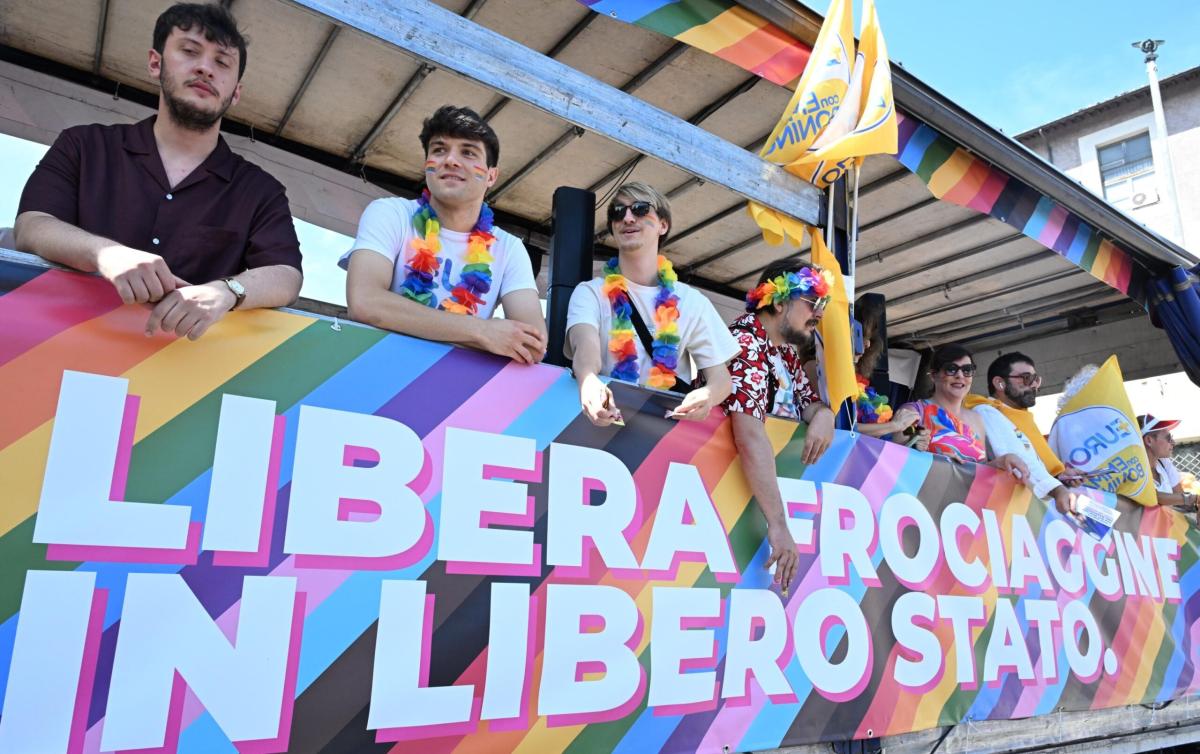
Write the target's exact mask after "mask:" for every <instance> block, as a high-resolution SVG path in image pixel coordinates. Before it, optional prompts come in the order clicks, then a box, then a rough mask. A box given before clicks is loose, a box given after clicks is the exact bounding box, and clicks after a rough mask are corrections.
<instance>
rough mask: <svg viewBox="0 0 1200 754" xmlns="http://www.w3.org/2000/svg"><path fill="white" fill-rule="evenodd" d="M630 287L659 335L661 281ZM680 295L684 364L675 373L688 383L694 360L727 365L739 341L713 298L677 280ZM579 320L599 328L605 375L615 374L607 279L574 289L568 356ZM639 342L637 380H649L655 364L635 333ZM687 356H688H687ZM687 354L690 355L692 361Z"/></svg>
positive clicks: (700, 366)
mask: <svg viewBox="0 0 1200 754" xmlns="http://www.w3.org/2000/svg"><path fill="white" fill-rule="evenodd" d="M626 282H627V283H628V285H629V299H630V301H632V302H633V305H634V306H636V307H637V310H638V313H640V314H641V315H642V321H643V322H645V323H646V327H647V328H648V329H649V330H650V335H651V337H653V336H654V299H655V298H656V297H657V296H658V286H657V285H638V284H637V283H634V282H633V281H632V280H627V281H626ZM675 295H676V296H678V297H679V320H678V322H677V323H676V324H677V325H678V327H679V366H678V367H677V368H676V370H675V373H676V374H677V375H678V376H679V378H680V379H681V380H683V381H685V382H691V381H692V377H693V375H692V365H691V363H690V362H691V361H695V363H696V368H697V369H707V368H708V367H712V366H716V365H718V364H724V363H725V362H727V361H729V360H730V359H732V358H733V357H734V356H737V355H738V354H739V353H741V350H742V349H741V347H739V346H738V342H737V340H736V339H735V338H734V337H733V334H732V333H730V332H729V327H728V326H726V324H725V323H724V322H723V321H721V317H720V315H719V314H717V310H716V309H714V308H713V305H712V302H711V301H709V300H708V299H706V298H705V297H704V294H702V293H700V292H699V291H697V290H696V289H695V288H692V287H691V286H689V285H686V284H684V283H676V284H675ZM578 324H587V325H592V326H593V327H595V328H596V329H597V330H598V331H599V332H600V341H601V343H600V351H601V357H602V359H601V367H600V373H601V374H605V375H607V374H612V370H613V365H614V363H615V362H614V361H613V357H612V354H611V353H609V351H608V336H609V333H610V332H611V331H612V304H610V303H609V301H608V297H606V296H605V295H604V280H603V279H601V278H595V279H593V280H589V281H587V282H586V283H580V284H579V285H577V286H575V290H574V292H572V293H571V303H570V305H569V306H568V307H567V332H568V337H567V342H566V344H565V345H564V346H563V351H564V352H565V353H566V355H567V358H571V357H572V356H573V354H572V352H571V338H570V337H569V333H570V331H571V328H572V327H574V326H575V325H578ZM633 341H634V344H635V345H636V346H637V352H638V370H639V372H638V375H639V377H638V382H639V383H640V384H645V382H646V380H647V379H649V378H650V368H651V367H652V366H653V365H654V363H653V362H652V361H651V359H650V357H649V356H648V355H647V354H646V349H645V348H643V347H642V341H641V338H639V337H637V335H636V334H635V335H634V338H633ZM685 354H686V356H685ZM687 356H691V359H690V360H689V359H688V358H687Z"/></svg>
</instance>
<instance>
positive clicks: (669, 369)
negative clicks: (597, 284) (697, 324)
mask: <svg viewBox="0 0 1200 754" xmlns="http://www.w3.org/2000/svg"><path fill="white" fill-rule="evenodd" d="M678 281H679V276H677V275H676V274H675V268H674V267H672V266H671V262H670V260H669V259H667V258H666V257H664V256H663V255H661V254H659V255H658V293H657V294H656V295H655V296H654V341H653V342H652V343H651V344H650V346H651V353H650V361H651V367H650V374H649V375H648V376H647V377H646V384H647V385H649V386H650V387H652V388H657V389H659V390H670V389H671V388H673V387H675V381H676V380H677V379H678V378H677V377H676V375H675V370H676V368H677V367H678V366H679V296H678V295H676V293H675V283H677V282H678ZM602 290H603V292H604V295H605V297H607V298H608V301H609V305H610V306H611V307H612V328H611V329H610V331H609V335H608V351H609V353H611V354H612V356H613V360H614V364H613V368H612V376H613V377H615V378H616V379H618V380H625V381H626V382H633V383H635V384H636V383H637V381H638V379H639V377H640V373H641V370H640V368H639V367H638V355H637V343H636V341H635V340H634V338H635V337H636V331H635V330H634V327H633V301H632V300H630V298H629V283H628V282H627V281H626V280H625V276H624V275H622V274H621V267H620V260H619V259H618V258H617V257H613V258H612V259H609V260H608V263H607V264H605V265H604V285H603V286H602Z"/></svg>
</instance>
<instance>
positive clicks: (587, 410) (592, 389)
mask: <svg viewBox="0 0 1200 754" xmlns="http://www.w3.org/2000/svg"><path fill="white" fill-rule="evenodd" d="M579 405H580V406H582V407H583V413H584V415H585V416H587V418H588V420H589V421H590V422H591V423H592V424H595V425H596V426H597V427H607V426H608V425H610V424H620V425H622V426H624V424H625V423H624V422H623V421H622V420H621V410H620V409H618V408H617V403H616V401H615V400H613V394H612V391H611V390H609V389H608V385H605V384H604V383H603V382H601V381H600V378H599V377H597V376H596V375H594V374H592V375H588V376H587V377H585V378H584V379H583V380H582V381H581V382H580V383H579Z"/></svg>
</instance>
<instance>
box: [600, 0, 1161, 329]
mask: <svg viewBox="0 0 1200 754" xmlns="http://www.w3.org/2000/svg"><path fill="white" fill-rule="evenodd" d="M578 2H580V3H582V4H583V5H586V6H587V7H589V8H591V9H592V10H593V11H595V12H597V13H603V14H605V15H607V16H610V17H613V18H617V19H620V20H622V21H625V22H626V23H631V24H636V25H637V26H641V27H643V28H645V29H649V30H651V31H655V32H658V33H660V34H663V35H665V36H668V37H671V38H673V39H677V40H679V41H680V42H685V43H687V44H689V45H691V46H693V47H695V48H697V49H700V50H703V51H705V52H707V53H710V54H712V55H716V56H717V57H719V58H721V59H722V60H726V61H728V62H730V63H733V64H734V65H737V66H739V67H741V68H744V69H745V70H747V71H749V72H751V73H755V74H758V75H759V76H761V77H763V78H765V79H767V80H768V81H772V82H774V83H776V84H779V85H780V86H786V87H788V88H791V89H794V88H795V87H796V84H797V81H798V80H799V78H800V75H801V74H802V73H803V72H804V68H805V66H806V65H807V63H808V58H809V55H810V54H811V52H812V49H811V48H810V47H809V46H808V45H806V44H804V43H803V42H801V41H799V40H797V39H795V38H794V37H792V36H791V35H789V34H788V33H787V32H785V31H783V30H782V29H779V28H778V27H776V26H774V25H772V24H770V23H769V22H767V21H766V20H765V19H763V18H761V17H760V16H758V15H756V14H754V13H751V12H750V11H748V10H746V9H745V8H742V7H741V6H739V5H737V4H736V3H734V2H732V0H578ZM897 114H898V115H899V123H900V127H899V131H900V133H899V150H898V151H897V152H896V155H895V156H896V158H897V159H898V160H899V161H900V162H901V163H902V164H903V165H904V166H905V167H906V168H908V169H909V170H911V171H912V172H914V173H916V174H917V175H918V176H919V177H920V178H921V180H922V181H924V182H925V183H926V184H927V185H928V186H929V190H930V191H931V192H932V193H933V195H934V196H936V197H938V198H939V199H942V200H944V201H948V202H953V203H954V204H958V205H960V206H963V207H969V208H971V209H974V210H977V211H979V212H983V213H984V214H987V215H991V216H992V217H994V218H996V219H997V220H1000V221H1001V222H1004V223H1007V224H1008V225H1011V226H1012V227H1014V228H1016V229H1017V230H1018V231H1020V232H1021V233H1023V234H1025V235H1026V236H1028V237H1030V238H1032V239H1034V240H1035V241H1037V242H1038V243H1040V244H1042V245H1043V246H1045V247H1046V248H1048V249H1050V250H1051V251H1053V252H1055V253H1057V254H1059V255H1060V256H1063V257H1065V258H1066V259H1067V260H1069V261H1070V262H1072V263H1073V264H1075V265H1077V266H1079V267H1081V268H1082V269H1084V270H1085V271H1087V272H1088V273H1089V274H1091V275H1092V276H1093V277H1095V278H1096V279H1097V280H1100V281H1101V282H1103V283H1105V284H1106V285H1108V286H1109V287H1111V288H1114V289H1116V290H1118V291H1120V292H1121V293H1124V294H1125V295H1127V296H1129V297H1130V298H1132V299H1133V300H1134V301H1137V302H1138V303H1140V304H1142V305H1143V306H1145V304H1146V271H1145V270H1144V269H1143V268H1142V267H1141V266H1140V265H1138V264H1136V263H1135V262H1134V260H1133V257H1132V256H1131V255H1130V254H1129V252H1128V251H1127V250H1125V249H1122V248H1121V247H1119V246H1117V245H1116V244H1114V243H1113V242H1112V241H1110V240H1108V239H1106V238H1103V237H1102V236H1101V235H1100V233H1099V231H1097V230H1096V229H1095V228H1093V227H1091V226H1090V225H1088V224H1087V223H1085V222H1084V221H1083V220H1082V219H1080V218H1079V217H1078V216H1076V215H1074V214H1072V213H1071V212H1069V211H1068V210H1067V209H1066V208H1065V207H1063V206H1062V205H1060V204H1058V203H1057V202H1055V201H1054V200H1052V199H1050V198H1049V197H1047V196H1043V195H1042V194H1040V193H1039V192H1037V191H1036V190H1034V189H1032V188H1030V187H1029V186H1026V185H1025V184H1024V183H1021V182H1020V181H1018V180H1016V179H1015V178H1013V177H1011V176H1009V175H1008V174H1007V173H1005V172H1003V171H1002V170H1000V169H998V168H996V167H995V166H993V165H991V164H989V163H987V162H985V161H984V160H983V159H981V158H979V157H977V156H975V155H973V154H971V153H970V152H968V151H967V150H966V149H963V148H962V147H961V146H959V145H958V144H957V143H955V142H954V141H952V140H951V139H950V138H949V137H947V136H945V135H943V134H941V133H940V132H938V131H937V130H935V129H933V128H931V127H930V126H928V125H926V124H925V123H923V122H921V121H920V120H918V119H917V118H915V117H913V116H912V115H907V114H905V113H904V112H903V111H902V110H900V109H899V108H898V109H897ZM760 214H761V213H760ZM756 221H757V219H756ZM782 235H783V231H782V229H780V230H777V231H774V234H773V235H771V236H770V238H771V239H772V242H773V243H777V242H778V241H781V240H782ZM795 238H796V239H797V243H798V239H799V235H798V233H797V234H796V235H795ZM775 239H778V240H775Z"/></svg>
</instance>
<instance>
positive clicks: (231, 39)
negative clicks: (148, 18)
mask: <svg viewBox="0 0 1200 754" xmlns="http://www.w3.org/2000/svg"><path fill="white" fill-rule="evenodd" d="M172 29H179V30H180V31H191V30H192V29H200V30H201V31H203V32H204V38H205V39H207V40H208V41H209V42H216V43H217V44H219V45H222V46H223V47H236V48H237V51H238V80H239V81H240V80H241V78H242V74H244V73H245V72H246V37H244V36H243V35H242V33H241V32H240V31H238V27H237V21H235V20H234V18H233V14H232V13H230V12H229V10H228V9H227V8H225V7H224V6H222V5H209V4H207V3H176V4H175V5H172V6H171V7H170V8H167V9H166V10H165V11H163V12H162V15H160V16H159V17H158V20H157V21H155V22H154V38H153V46H154V49H155V50H156V51H157V52H158V54H159V55H161V54H162V53H163V48H164V47H165V46H166V44H167V37H169V36H171V30H172Z"/></svg>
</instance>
